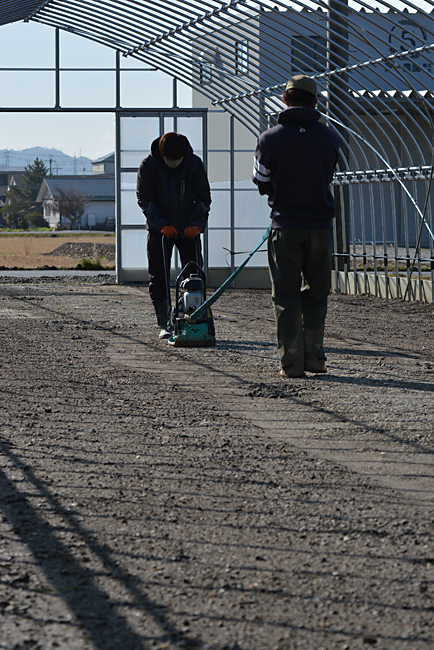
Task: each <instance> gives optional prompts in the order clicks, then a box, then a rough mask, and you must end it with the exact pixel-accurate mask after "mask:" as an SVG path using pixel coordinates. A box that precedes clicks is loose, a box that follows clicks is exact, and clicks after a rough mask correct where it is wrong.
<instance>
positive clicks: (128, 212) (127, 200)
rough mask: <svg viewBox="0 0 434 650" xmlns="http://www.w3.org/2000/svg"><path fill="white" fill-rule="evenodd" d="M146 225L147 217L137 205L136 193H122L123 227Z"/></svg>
mask: <svg viewBox="0 0 434 650" xmlns="http://www.w3.org/2000/svg"><path fill="white" fill-rule="evenodd" d="M145 223H146V219H145V215H144V214H143V212H142V211H141V209H140V208H139V206H138V205H137V197H136V193H135V192H125V191H123V192H121V225H122V226H143V225H145Z"/></svg>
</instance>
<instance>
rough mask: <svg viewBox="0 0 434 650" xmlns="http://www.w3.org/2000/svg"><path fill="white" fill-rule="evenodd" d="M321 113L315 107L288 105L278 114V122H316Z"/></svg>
mask: <svg viewBox="0 0 434 650" xmlns="http://www.w3.org/2000/svg"><path fill="white" fill-rule="evenodd" d="M320 117H321V113H320V112H319V111H317V110H316V108H308V107H306V106H290V107H289V108H286V109H285V110H284V111H282V112H281V113H280V115H279V119H278V122H279V124H285V122H318V120H319V118H320Z"/></svg>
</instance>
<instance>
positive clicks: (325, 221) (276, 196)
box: [253, 75, 339, 377]
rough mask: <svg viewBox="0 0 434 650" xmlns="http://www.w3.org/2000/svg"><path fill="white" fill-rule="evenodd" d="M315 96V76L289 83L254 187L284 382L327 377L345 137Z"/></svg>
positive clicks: (264, 138)
mask: <svg viewBox="0 0 434 650" xmlns="http://www.w3.org/2000/svg"><path fill="white" fill-rule="evenodd" d="M317 94H318V91H317V85H316V82H315V80H314V79H312V78H310V77H306V76H304V75H297V76H295V77H292V79H290V80H289V81H288V83H287V85H286V90H285V92H284V94H283V100H284V102H285V103H286V106H287V108H286V109H285V110H284V111H282V113H280V115H279V118H278V124H277V126H275V127H273V128H271V129H268V130H267V131H265V132H264V133H262V134H261V135H260V137H259V139H258V144H257V147H256V151H255V158H254V167H253V182H254V183H256V185H257V186H258V189H259V192H260V194H267V195H268V204H269V206H270V207H271V215H270V216H271V231H270V236H269V238H268V264H269V270H270V277H271V285H272V299H273V302H274V311H275V318H276V327H277V344H278V350H279V354H280V360H281V365H282V368H281V371H280V374H281V375H282V376H286V377H303V376H304V373H305V371H307V372H313V373H319V372H327V369H326V366H325V361H326V358H325V354H324V349H323V339H324V323H325V317H326V313H327V297H328V294H329V292H330V288H331V259H332V258H331V256H332V252H333V237H332V220H333V218H334V216H335V206H334V200H333V197H332V195H331V193H330V188H329V186H330V183H331V180H332V177H333V172H334V169H335V166H336V163H337V159H338V150H339V139H338V135H337V133H336V132H335V131H333V130H332V129H330V128H329V127H327V126H325V125H324V124H321V123H320V122H319V118H320V117H321V114H320V113H319V111H317V110H316V108H315V107H316V103H317ZM302 277H304V279H305V281H306V286H304V287H303V288H302Z"/></svg>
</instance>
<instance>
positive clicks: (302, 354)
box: [268, 228, 333, 376]
mask: <svg viewBox="0 0 434 650" xmlns="http://www.w3.org/2000/svg"><path fill="white" fill-rule="evenodd" d="M332 253H333V235H332V230H331V228H327V229H321V230H297V229H290V228H278V229H277V228H276V229H272V230H271V231H270V235H269V238H268V264H269V270H270V277H271V285H272V299H273V302H274V313H275V318H276V327H277V346H278V351H279V355H280V360H281V364H282V368H283V370H284V371H285V372H286V373H287V374H289V375H292V376H302V375H303V373H304V371H305V370H311V371H313V372H315V368H316V367H318V366H319V365H322V364H323V363H324V361H325V354H324V348H323V339H324V324H325V318H326V314H327V297H328V295H329V293H330V288H331V265H332ZM302 277H304V279H305V281H306V283H307V285H308V286H306V287H303V288H302Z"/></svg>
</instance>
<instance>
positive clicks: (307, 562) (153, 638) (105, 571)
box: [0, 275, 434, 650]
mask: <svg viewBox="0 0 434 650" xmlns="http://www.w3.org/2000/svg"><path fill="white" fill-rule="evenodd" d="M214 314H215V321H216V331H217V340H218V343H217V346H216V347H215V348H209V349H182V348H171V347H170V346H168V344H167V342H164V341H159V340H158V338H157V333H158V329H157V328H156V326H155V324H154V315H153V313H152V306H151V304H150V302H149V298H148V295H147V290H146V289H145V288H137V287H125V286H124V287H122V286H116V285H114V284H111V283H110V278H109V277H108V276H105V277H104V276H103V275H102V276H101V277H100V278H99V279H97V280H90V279H86V277H84V276H80V278H79V279H78V280H74V279H69V280H65V281H59V279H51V280H49V279H47V280H44V281H41V280H39V281H19V280H16V279H15V280H14V279H8V280H5V279H3V281H2V284H1V285H0V337H1V349H2V356H1V360H0V364H1V373H2V374H1V377H2V383H1V388H2V402H1V404H0V406H1V410H0V422H1V437H0V446H1V451H2V456H1V465H0V506H1V510H2V513H3V518H2V520H0V531H1V538H0V570H1V580H0V648H1V649H5V650H6V649H7V650H24V649H31V650H51V649H53V650H54V649H55V648H60V649H61V650H154V649H160V650H162V649H170V650H175V649H176V648H186V649H191V650H199V649H200V650H205V649H208V650H296V649H297V650H321V649H322V650H335V649H336V650H357V649H362V648H368V647H374V648H381V649H383V650H432V648H433V647H434V630H433V627H434V539H433V538H434V525H433V514H434V508H433V492H434V490H433V487H434V465H433V442H434V432H433V422H434V398H433V387H434V386H433V379H434V335H433V334H434V307H433V306H432V305H423V304H419V303H411V304H407V303H405V304H403V303H401V302H395V301H381V300H377V299H373V298H368V297H364V296H358V297H349V296H336V295H334V296H332V297H331V299H330V310H329V317H328V322H327V337H326V350H327V357H328V367H329V372H328V374H327V375H323V376H314V375H310V376H308V377H307V378H305V379H298V380H292V381H291V380H285V379H281V378H280V377H279V376H278V369H279V364H278V361H277V357H276V349H275V345H274V320H273V314H272V309H271V304H270V297H269V294H268V292H263V291H235V290H234V291H229V292H227V293H226V294H224V296H223V297H222V298H221V299H220V300H219V301H218V302H217V303H216V304H215V309H214Z"/></svg>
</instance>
